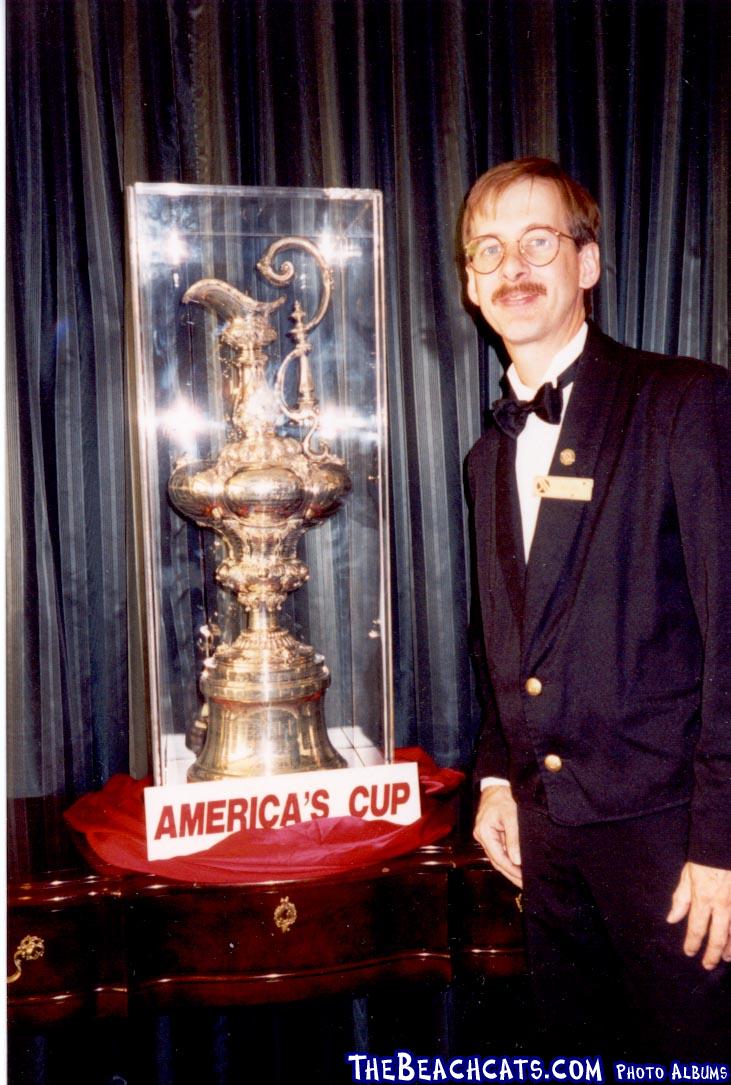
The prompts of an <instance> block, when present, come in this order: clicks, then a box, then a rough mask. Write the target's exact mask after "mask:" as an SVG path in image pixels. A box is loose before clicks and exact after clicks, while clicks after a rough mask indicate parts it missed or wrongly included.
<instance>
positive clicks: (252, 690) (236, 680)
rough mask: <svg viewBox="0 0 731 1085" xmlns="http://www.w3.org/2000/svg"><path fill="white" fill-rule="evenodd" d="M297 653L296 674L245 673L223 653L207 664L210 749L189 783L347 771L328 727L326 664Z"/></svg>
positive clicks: (304, 649)
mask: <svg viewBox="0 0 731 1085" xmlns="http://www.w3.org/2000/svg"><path fill="white" fill-rule="evenodd" d="M290 644H291V642H290ZM298 647H299V649H300V653H298V654H299V655H300V659H299V666H298V667H295V668H294V669H292V668H291V667H290V668H288V669H287V670H286V671H281V670H280V671H279V672H278V673H277V672H276V669H272V668H271V667H270V668H269V669H268V671H267V669H266V668H265V671H264V674H261V673H260V674H257V675H254V674H252V673H251V672H250V671H248V673H247V672H242V667H241V660H240V659H231V658H229V659H228V660H227V659H226V657H225V654H224V653H222V654H221V656H220V658H217V657H215V656H214V657H213V658H212V659H211V660H209V661H208V662H207V663H206V670H205V672H204V676H203V679H202V681H201V689H202V690H203V693H204V694H205V697H206V702H207V706H208V716H207V726H206V731H205V741H204V743H203V748H202V749H201V750H200V752H199V754H198V757H197V759H196V761H195V762H194V763H193V764H192V765H191V766H190V768H189V769H188V781H189V782H191V783H192V782H196V781H202V780H224V779H229V778H231V777H245V776H273V775H279V774H281V773H288V772H311V771H313V770H315V769H337V768H345V766H346V761H345V759H344V758H343V757H341V755H340V754H339V753H338V752H337V751H336V750H335V748H334V747H333V745H332V743H331V742H330V739H329V737H328V734H327V728H326V726H325V717H324V711H323V709H324V697H325V691H326V689H327V687H328V686H329V684H330V674H329V672H328V669H327V667H326V666H325V664H324V662H323V659H322V656H318V655H316V654H315V652H314V651H313V649H311V648H309V647H308V646H307V645H302V644H299V643H298ZM271 662H272V661H271V660H270V663H271Z"/></svg>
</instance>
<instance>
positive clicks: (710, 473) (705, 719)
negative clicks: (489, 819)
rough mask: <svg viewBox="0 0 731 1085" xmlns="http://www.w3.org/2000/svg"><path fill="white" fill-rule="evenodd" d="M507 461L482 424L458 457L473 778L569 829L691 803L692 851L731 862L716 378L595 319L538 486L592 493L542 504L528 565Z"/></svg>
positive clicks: (729, 550) (729, 495)
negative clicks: (474, 636)
mask: <svg viewBox="0 0 731 1085" xmlns="http://www.w3.org/2000/svg"><path fill="white" fill-rule="evenodd" d="M568 450H570V451H568ZM562 451H563V453H564V455H563V456H561V453H562ZM571 453H573V457H572V455H571ZM514 457H515V442H514V441H512V440H511V439H510V438H508V437H505V436H504V435H502V434H501V433H500V431H499V430H498V429H497V428H496V427H495V426H494V425H493V426H492V428H490V429H489V430H488V431H487V432H486V433H485V434H484V435H483V436H482V437H481V438H480V440H479V441H478V442H477V443H476V445H475V446H474V447H473V449H472V450H471V452H470V453H469V455H468V457H467V463H466V477H467V490H468V500H469V506H470V512H471V527H472V533H473V558H474V562H473V564H474V569H475V581H476V589H477V593H478V596H479V600H478V602H479V606H478V614H479V618H480V621H481V639H482V645H483V650H484V662H485V665H486V682H488V683H489V688H486V689H485V690H484V691H483V692H484V693H485V702H486V704H487V705H488V711H486V712H485V720H484V725H483V729H482V733H481V736H480V741H479V745H478V757H477V771H478V773H479V775H480V776H486V775H495V776H507V777H508V778H509V779H510V782H511V785H512V788H513V794H514V796H515V798H516V800H517V801H518V803H519V804H521V803H522V804H529V805H537V806H547V809H548V812H549V813H550V815H551V816H552V817H553V819H554V820H556V821H558V822H561V823H563V824H570V825H581V824H587V823H591V822H597V821H607V820H612V819H617V818H625V817H632V816H636V815H640V814H646V813H651V812H654V811H659V810H662V809H664V808H667V807H671V806H674V805H680V804H682V803H687V802H690V808H691V839H690V842H689V853H688V854H689V858H690V859H692V860H694V861H696V862H701V863H707V864H708V865H711V866H719V867H725V868H729V867H731V379H729V374H728V372H727V371H726V370H724V369H722V368H720V367H718V366H712V365H707V364H705V363H702V362H698V361H694V360H693V359H689V358H667V357H663V356H661V355H657V354H648V353H645V352H641V351H636V350H632V349H629V348H627V347H623V346H620V345H619V344H618V343H615V342H614V341H613V340H611V339H609V338H608V337H607V336H605V335H603V334H602V333H601V332H600V331H599V330H598V329H597V328H596V327H594V326H593V325H590V327H589V335H588V337H587V342H586V346H585V349H584V352H583V354H582V357H581V360H580V364H579V369H578V373H577V377H576V381H575V384H574V388H573V390H572V394H571V398H570V400H569V403H568V406H567V409H566V413H565V416H564V420H563V424H562V428H561V434H560V438H559V442H558V446H557V449H556V456H555V458H554V462H553V464H552V466H551V471H550V473H551V474H552V475H569V476H578V477H584V478H592V479H593V480H594V487H593V494H592V497H591V500H590V501H588V502H584V501H577V500H556V499H548V498H543V500H542V501H541V508H540V512H539V515H538V523H537V526H536V532H535V536H534V540H533V544H532V548H531V553H530V559H529V562H528V566H527V568H526V566H525V562H524V559H523V546H522V535H521V529H520V512H519V508H518V499H517V492H516V486H515V470H514ZM574 457H575V458H574ZM572 458H573V460H574V462H573V463H570V462H569V461H571V459H572ZM562 461H563V462H562ZM528 679H538V683H540V685H539V684H538V683H536V682H535V681H533V682H532V683H530V684H529V688H527V687H526V683H527V681H528ZM529 689H531V690H532V691H533V692H532V693H531V692H529ZM538 689H539V690H540V692H536V691H537V690H538ZM548 755H554V756H553V758H549V762H548V766H549V767H547V765H546V762H545V759H546V757H547V756H548ZM556 757H558V758H560V768H558V769H557V761H556ZM550 766H552V767H553V771H551V768H550Z"/></svg>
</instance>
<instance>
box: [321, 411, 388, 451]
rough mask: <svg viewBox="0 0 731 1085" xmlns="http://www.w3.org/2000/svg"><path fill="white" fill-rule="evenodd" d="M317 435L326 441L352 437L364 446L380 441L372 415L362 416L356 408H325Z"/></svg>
mask: <svg viewBox="0 0 731 1085" xmlns="http://www.w3.org/2000/svg"><path fill="white" fill-rule="evenodd" d="M317 433H318V436H319V437H322V438H323V440H326V441H327V440H332V439H333V438H336V437H343V436H347V437H352V438H353V439H355V440H358V441H361V442H363V443H364V444H370V443H375V442H376V441H377V440H378V430H377V429H376V424H375V419H374V418H373V417H372V416H371V415H365V414H360V413H359V412H358V411H357V410H356V409H355V408H354V407H338V406H336V405H332V406H331V405H328V406H326V407H323V408H322V410H321V412H320V419H319V424H318V427H317Z"/></svg>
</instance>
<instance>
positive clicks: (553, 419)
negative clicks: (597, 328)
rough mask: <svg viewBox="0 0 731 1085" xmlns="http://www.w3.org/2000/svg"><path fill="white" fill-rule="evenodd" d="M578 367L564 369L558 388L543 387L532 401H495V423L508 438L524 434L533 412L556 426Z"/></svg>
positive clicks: (493, 410) (576, 365)
mask: <svg viewBox="0 0 731 1085" xmlns="http://www.w3.org/2000/svg"><path fill="white" fill-rule="evenodd" d="M578 366H579V363H578V361H576V362H574V364H573V365H570V366H569V367H568V369H564V371H563V373H562V374H561V376H560V377H559V378H558V381H557V383H556V385H555V387H554V385H552V384H542V385H541V387H540V388H539V389H538V391H537V392H536V394H535V396H534V397H533V399H515V398H513V397H512V396H505V397H504V398H503V399H496V400H495V402H494V403H493V405H492V414H493V417H494V419H495V423H496V424H497V425H498V426H499V428H500V429H501V430H502V431H503V433H505V434H507V435H508V437H517V436H518V434H519V433H522V432H523V430H524V429H525V424H526V422H527V421H528V415H529V414H533V413H534V412H535V414H537V415H538V417H539V418H542V419H543V421H544V422H550V423H551V425H552V426H557V425H558V424H559V422H560V421H561V413H562V411H563V390H564V388H566V386H567V385H569V384H571V382H572V381H573V380H574V379H575V378H576V370H577V369H578Z"/></svg>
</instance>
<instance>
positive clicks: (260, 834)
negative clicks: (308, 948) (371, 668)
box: [64, 747, 463, 884]
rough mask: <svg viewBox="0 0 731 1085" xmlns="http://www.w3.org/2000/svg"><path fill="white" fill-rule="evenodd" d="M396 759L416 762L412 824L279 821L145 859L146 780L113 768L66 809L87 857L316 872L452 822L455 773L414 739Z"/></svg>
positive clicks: (361, 860) (413, 843) (277, 873)
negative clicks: (417, 800)
mask: <svg viewBox="0 0 731 1085" xmlns="http://www.w3.org/2000/svg"><path fill="white" fill-rule="evenodd" d="M396 760H397V761H416V762H417V763H418V766H419V783H420V787H421V808H422V816H421V818H420V819H419V820H418V821H417V822H415V823H414V824H413V825H405V826H404V825H394V824H392V823H391V822H388V821H364V820H362V819H361V818H350V817H343V818H322V819H319V820H316V821H308V822H304V823H302V824H301V825H295V826H289V827H287V828H286V829H253V830H249V831H248V832H239V833H234V834H233V835H232V836H229V837H227V838H226V839H225V840H222V841H221V842H220V843H219V844H215V845H214V846H213V847H212V848H209V849H208V851H205V852H199V853H198V854H197V855H187V856H179V857H177V858H175V859H164V860H157V861H155V862H152V863H151V862H149V861H148V859H147V841H146V836H145V811H144V799H143V792H144V789H145V787H149V786H150V785H151V784H152V780H150V779H146V780H133V779H132V778H131V777H130V776H122V775H119V776H113V777H112V778H111V779H110V780H109V781H108V782H107V783H106V784H105V786H104V787H103V788H102V790H101V791H95V792H91V793H90V794H88V795H84V796H82V798H80V799H79V800H78V801H77V802H75V803H74V805H73V806H72V807H71V808H70V809H69V810H67V811H66V813H65V815H64V816H65V818H66V821H67V822H68V824H69V826H70V827H71V828H72V829H73V830H74V831H75V832H76V833H79V834H81V836H82V837H83V838H84V842H85V845H86V846H85V847H84V852H85V855H86V857H87V858H88V859H89V861H90V862H91V864H92V865H94V866H98V867H99V868H101V869H103V870H105V871H108V870H109V868H110V867H113V868H115V869H117V870H124V871H130V870H132V871H138V872H140V873H144V874H153V875H156V876H158V877H164V878H166V879H173V880H178V881H186V882H190V881H194V882H206V883H218V884H222V883H232V882H261V881H270V880H272V879H275V880H281V879H283V878H297V879H299V878H318V877H322V876H323V875H326V874H335V873H341V872H342V871H347V870H350V869H351V868H353V867H360V866H367V865H370V864H372V863H379V862H382V861H384V860H386V859H392V858H394V857H395V856H397V855H405V854H406V853H407V852H410V851H413V850H414V849H415V848H419V847H422V846H423V845H425V844H433V843H435V842H436V841H437V840H441V839H442V838H443V837H444V836H446V835H447V834H448V833H449V832H450V830H451V829H452V828H453V826H454V823H455V820H456V816H457V808H456V802H454V801H452V800H453V799H454V793H455V792H456V789H457V788H458V787H459V784H460V783H461V782H462V779H463V775H462V773H461V772H456V771H455V770H454V769H440V768H438V766H437V765H436V764H435V763H434V761H432V759H431V758H430V757H429V756H428V755H427V754H425V753H424V751H423V750H420V749H418V748H416V747H413V748H405V749H401V750H397V751H396Z"/></svg>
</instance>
